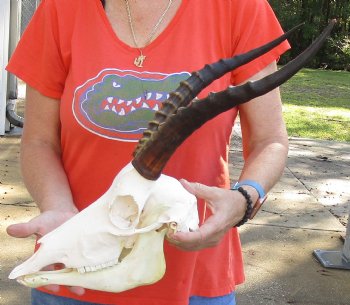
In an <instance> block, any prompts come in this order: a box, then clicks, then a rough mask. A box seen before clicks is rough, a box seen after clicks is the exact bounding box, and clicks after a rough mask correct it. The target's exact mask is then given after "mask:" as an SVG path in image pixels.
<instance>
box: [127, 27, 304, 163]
mask: <svg viewBox="0 0 350 305" xmlns="http://www.w3.org/2000/svg"><path fill="white" fill-rule="evenodd" d="M302 25H303V24H299V25H297V26H296V27H294V28H293V29H291V30H290V31H288V32H286V33H285V34H283V35H282V36H280V37H278V38H277V39H275V40H273V41H271V42H269V43H267V44H265V45H263V46H261V47H259V48H256V49H253V50H251V51H249V52H247V53H244V54H240V55H237V56H235V57H232V58H227V59H220V60H219V61H218V62H216V63H213V64H210V65H205V66H204V67H203V68H202V69H201V70H199V71H196V72H193V73H192V74H191V76H190V77H189V78H188V79H186V80H185V81H182V82H180V85H179V87H178V88H177V89H175V90H174V91H173V92H170V93H169V98H168V99H167V100H165V101H164V102H163V103H162V108H161V109H160V110H159V111H156V113H155V116H154V118H153V119H152V120H151V121H150V122H149V123H148V128H147V130H146V131H145V132H144V133H143V136H142V138H141V139H140V141H139V144H138V146H137V147H136V149H135V151H134V154H133V155H134V156H135V155H136V154H137V153H138V151H139V150H141V148H142V146H143V145H144V144H145V143H146V142H147V141H148V140H149V138H151V136H152V134H153V133H154V132H155V131H157V130H158V128H159V126H160V124H162V123H163V122H164V121H166V120H167V118H168V117H169V116H170V115H172V114H174V113H176V111H177V109H178V108H179V107H186V106H187V105H188V104H189V103H190V102H191V101H192V100H193V99H194V98H195V97H196V96H197V95H198V93H200V92H201V91H202V90H203V89H204V88H206V87H207V86H209V85H210V84H211V83H212V82H213V81H214V80H216V79H219V78H220V77H222V76H223V75H225V74H226V73H227V72H230V71H232V70H234V69H236V68H238V67H240V66H243V65H244V64H246V63H248V62H250V61H252V60H254V59H256V58H258V57H259V56H261V55H263V54H265V53H267V52H268V51H270V50H272V49H273V48H275V47H276V46H278V45H279V44H281V43H282V42H283V41H284V40H286V39H288V38H289V37H290V36H291V35H292V33H293V32H295V31H296V30H297V29H298V28H300V27H301V26H302Z"/></svg>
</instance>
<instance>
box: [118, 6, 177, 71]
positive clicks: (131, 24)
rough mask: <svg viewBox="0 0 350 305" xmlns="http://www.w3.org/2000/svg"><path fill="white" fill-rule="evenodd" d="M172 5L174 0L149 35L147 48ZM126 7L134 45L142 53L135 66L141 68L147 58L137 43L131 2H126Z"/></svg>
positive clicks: (135, 61)
mask: <svg viewBox="0 0 350 305" xmlns="http://www.w3.org/2000/svg"><path fill="white" fill-rule="evenodd" d="M172 3H173V0H169V3H168V5H167V7H166V9H165V10H164V12H163V14H162V15H161V16H160V18H159V20H158V22H157V23H156V25H155V26H154V27H153V29H152V31H151V33H150V34H149V36H148V39H147V40H146V43H145V46H147V45H148V44H149V43H150V42H151V41H152V40H153V38H154V35H155V34H156V31H157V29H158V27H159V25H160V24H161V23H162V21H163V19H164V17H165V15H166V13H167V12H168V11H169V9H170V7H171V5H172ZM125 5H126V11H127V14H128V22H129V26H130V30H131V34H132V38H133V40H134V44H135V46H136V48H137V49H138V50H139V52H140V55H139V56H137V57H136V58H135V60H134V65H135V66H136V67H139V68H141V67H142V65H143V62H144V61H145V59H146V56H145V55H143V53H142V48H140V47H139V46H138V43H137V39H136V35H135V30H134V25H133V23H132V17H131V10H130V5H129V0H125Z"/></svg>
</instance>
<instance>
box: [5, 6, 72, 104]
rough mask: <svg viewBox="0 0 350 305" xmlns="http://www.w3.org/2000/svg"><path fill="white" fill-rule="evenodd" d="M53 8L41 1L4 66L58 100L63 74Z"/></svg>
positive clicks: (56, 23)
mask: <svg viewBox="0 0 350 305" xmlns="http://www.w3.org/2000/svg"><path fill="white" fill-rule="evenodd" d="M59 42H60V38H59V29H58V21H57V11H56V8H55V5H54V2H53V1H50V0H43V1H41V4H40V5H39V7H38V9H37V11H36V13H35V14H34V16H33V18H32V20H31V22H30V23H29V25H28V27H27V29H26V30H25V32H24V34H23V36H22V38H21V39H20V42H19V43H18V46H17V48H16V49H15V52H14V53H13V55H12V57H11V59H10V62H9V64H8V66H7V67H6V69H7V70H8V71H9V72H11V73H13V74H15V75H16V76H17V77H19V78H20V79H22V80H23V81H24V82H26V83H27V84H29V85H30V86H31V87H33V88H35V89H37V90H38V91H39V92H40V93H41V94H43V95H45V96H48V97H51V98H55V99H60V97H61V95H62V92H63V88H64V83H65V79H66V75H67V71H66V68H65V66H64V63H63V60H62V56H61V52H60V46H59Z"/></svg>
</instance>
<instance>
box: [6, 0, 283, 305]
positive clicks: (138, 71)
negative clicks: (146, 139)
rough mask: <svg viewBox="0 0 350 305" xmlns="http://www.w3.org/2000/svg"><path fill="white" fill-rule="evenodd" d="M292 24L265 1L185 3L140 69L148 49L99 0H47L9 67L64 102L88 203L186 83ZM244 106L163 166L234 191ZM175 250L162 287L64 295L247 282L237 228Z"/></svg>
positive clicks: (159, 300) (153, 293) (181, 300)
mask: <svg viewBox="0 0 350 305" xmlns="http://www.w3.org/2000/svg"><path fill="white" fill-rule="evenodd" d="M281 33H282V30H281V28H280V25H279V23H278V22H277V20H276V17H275V15H274V13H273V12H272V10H271V8H270V6H269V4H268V3H267V1H265V0H231V1H229V0H223V1H212V0H201V1H195V0H182V4H181V6H180V8H179V10H178V12H177V13H176V15H175V17H174V18H173V20H172V21H171V23H170V24H169V25H168V26H167V28H166V29H165V30H164V31H163V32H162V33H161V34H160V35H159V36H158V37H157V38H156V39H155V40H154V41H153V42H152V43H151V44H150V45H149V46H147V47H145V48H143V53H144V54H145V55H146V56H147V59H146V61H145V63H144V66H143V68H137V67H135V66H134V64H133V62H134V58H135V57H137V56H138V55H139V51H138V50H137V49H135V48H132V47H130V46H128V45H126V44H125V43H123V42H122V41H120V40H119V39H118V37H117V36H116V34H115V33H114V31H113V29H112V27H111V25H110V23H109V21H108V19H107V17H106V14H105V12H104V10H103V7H102V6H101V3H100V0H74V1H71V0H43V1H41V4H40V6H39V8H38V10H37V12H36V14H35V16H34V18H33V19H32V21H31V23H30V25H29V27H28V28H27V30H26V32H25V34H24V35H23V37H22V39H21V41H20V43H19V45H18V47H17V49H16V51H15V53H14V55H13V56H12V59H11V61H10V63H9V65H8V67H7V69H8V70H9V71H10V72H12V73H14V74H16V75H17V76H18V77H19V78H21V79H23V80H24V81H25V82H26V83H28V84H29V85H30V86H32V87H34V88H36V89H37V90H38V91H40V92H41V93H42V94H43V95H46V96H48V97H51V98H55V99H58V100H60V101H59V103H60V113H61V143H62V159H63V165H64V168H65V171H66V173H67V176H68V179H69V182H70V186H71V190H72V194H73V198H74V200H75V203H76V205H77V207H78V208H79V209H83V208H85V207H86V206H88V205H89V204H90V203H92V202H93V201H95V200H96V199H97V198H98V197H99V196H101V195H102V194H103V193H104V192H105V191H106V190H107V189H108V187H109V185H110V183H111V182H112V180H113V178H114V177H115V175H116V174H117V173H118V172H119V171H120V170H121V169H122V168H123V167H124V166H125V165H126V164H127V163H128V162H129V161H130V160H131V158H132V157H131V155H132V152H133V149H134V148H135V145H136V141H137V140H138V139H139V138H140V137H141V135H142V132H143V131H144V129H145V128H146V127H147V122H148V121H149V120H150V119H151V118H152V117H153V114H154V111H155V110H156V109H157V108H158V107H160V105H161V103H162V101H163V100H164V99H166V97H167V94H168V92H169V91H172V90H173V89H175V88H176V87H177V84H178V83H179V81H181V80H183V79H186V78H187V77H188V76H189V75H190V72H192V71H195V70H198V69H200V68H202V67H203V65H204V64H205V63H212V62H215V61H217V60H218V59H220V58H227V57H231V56H232V55H234V54H240V53H244V52H246V51H248V50H250V49H252V48H255V47H258V46H260V45H262V44H264V43H266V42H268V41H270V40H272V39H274V38H276V37H277V36H279V35H280V34H281ZM288 48H289V45H288V43H287V42H286V43H283V44H282V45H280V46H279V47H277V48H275V49H274V50H272V51H271V52H269V53H268V54H266V55H264V56H262V57H261V58H259V59H257V60H255V61H253V62H252V63H250V64H247V65H245V66H243V67H240V68H239V69H237V70H235V71H233V72H232V73H228V74H226V75H225V76H223V77H222V78H221V79H220V80H217V81H215V82H214V83H213V84H212V85H210V86H209V87H208V88H206V89H205V90H204V91H203V92H202V93H201V94H200V97H203V96H205V95H207V94H208V92H209V91H220V90H223V89H225V88H226V87H228V86H229V85H231V84H237V83H240V82H242V81H244V80H246V79H247V78H249V77H250V76H252V75H254V74H255V73H257V72H258V71H259V70H260V69H262V68H264V67H265V66H267V65H268V64H269V63H271V62H272V61H273V60H276V59H278V57H279V56H280V54H282V53H283V52H284V51H286V50H287V49H288ZM236 115H237V109H232V110H230V111H227V112H225V113H223V114H221V115H219V116H218V117H216V118H214V119H213V120H211V121H209V122H208V123H206V124H205V125H204V126H203V127H202V128H201V129H199V130H197V131H196V132H194V134H192V135H191V136H190V137H189V138H188V139H187V140H186V141H185V142H184V143H183V144H182V145H181V146H180V147H179V149H178V150H177V151H176V152H175V154H174V155H173V156H172V158H171V159H170V161H169V163H168V164H167V166H166V168H165V170H164V173H165V174H168V175H171V176H173V177H176V178H185V179H188V180H189V181H197V182H200V183H204V184H206V185H211V186H218V187H223V188H228V187H229V173H228V164H227V161H228V148H229V142H230V136H231V131H232V126H233V124H234V120H235V118H236ZM199 213H200V218H201V221H203V219H205V218H206V217H208V215H209V211H208V210H207V209H205V204H204V203H203V202H199ZM86 225H87V226H88V225H89V224H86ZM164 248H165V256H166V263H167V270H166V274H165V276H164V277H163V279H161V280H160V281H159V282H157V283H155V284H153V285H150V286H144V287H138V288H135V289H132V290H129V291H125V292H122V293H118V294H113V293H106V292H100V291H92V290H87V292H86V294H85V295H83V296H81V297H78V296H76V295H73V294H71V293H70V292H69V291H68V290H67V289H65V288H63V287H62V288H61V289H60V291H59V292H58V295H61V296H67V297H71V298H76V299H80V300H82V301H89V302H95V303H104V304H118V305H139V304H143V305H165V304H167V305H186V304H187V303H188V298H189V296H191V295H199V296H207V297H213V296H220V295H225V294H227V293H229V292H231V291H233V290H234V289H235V285H237V284H240V283H242V282H243V280H244V274H243V263H242V255H241V246H240V241H239V237H238V233H237V230H236V229H232V230H231V231H230V232H228V233H227V234H226V236H225V237H224V238H223V240H222V242H221V243H220V244H219V245H218V246H216V247H215V248H210V249H206V250H202V251H198V252H184V251H180V250H178V249H176V248H174V247H172V246H169V245H168V244H167V242H165V245H164ZM131 272H132V270H131ZM111 280H123V279H111ZM49 293H51V292H49Z"/></svg>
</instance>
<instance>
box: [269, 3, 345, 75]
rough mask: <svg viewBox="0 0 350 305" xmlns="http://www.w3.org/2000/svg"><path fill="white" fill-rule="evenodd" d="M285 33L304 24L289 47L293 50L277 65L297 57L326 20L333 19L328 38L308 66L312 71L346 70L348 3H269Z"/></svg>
mask: <svg viewBox="0 0 350 305" xmlns="http://www.w3.org/2000/svg"><path fill="white" fill-rule="evenodd" d="M269 2H270V4H271V6H272V7H273V9H274V11H275V13H276V15H277V17H278V19H279V20H280V22H281V24H282V26H283V28H284V29H285V30H288V29H291V28H292V27H293V26H295V25H297V24H300V23H302V22H304V23H305V25H304V27H303V28H302V29H301V30H300V31H299V32H298V33H296V34H295V35H294V36H293V37H292V38H291V39H290V43H291V45H292V47H293V49H292V50H291V51H290V52H288V53H287V54H285V55H284V56H283V57H282V58H281V64H284V63H286V62H287V61H289V60H290V59H291V58H294V57H296V56H297V55H298V54H299V53H301V52H302V51H303V50H304V49H305V48H306V47H307V46H308V45H309V44H311V43H312V41H313V40H314V39H315V38H316V37H317V36H318V35H319V34H320V32H321V31H322V30H323V29H324V27H325V26H326V25H327V24H328V22H329V20H331V19H333V18H335V19H337V21H338V22H337V25H336V27H335V29H334V30H333V32H332V37H331V38H330V39H329V40H328V41H327V43H326V44H325V46H324V47H323V48H322V50H320V52H319V53H318V54H317V55H316V56H315V58H314V59H313V60H312V61H311V63H310V64H309V67H312V68H320V67H322V68H329V69H334V70H350V67H349V63H350V54H349V52H350V51H349V49H350V47H349V40H350V1H349V0H336V1H335V0H289V1H280V0H270V1H269Z"/></svg>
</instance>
